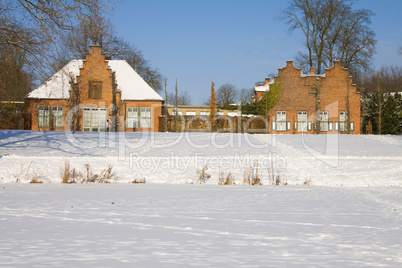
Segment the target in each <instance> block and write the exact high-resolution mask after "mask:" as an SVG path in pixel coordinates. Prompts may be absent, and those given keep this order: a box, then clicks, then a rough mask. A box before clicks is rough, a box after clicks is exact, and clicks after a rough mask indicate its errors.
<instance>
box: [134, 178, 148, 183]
mask: <svg viewBox="0 0 402 268" xmlns="http://www.w3.org/2000/svg"><path fill="white" fill-rule="evenodd" d="M146 182H147V181H146V180H145V178H135V179H134V180H133V181H132V182H131V183H146Z"/></svg>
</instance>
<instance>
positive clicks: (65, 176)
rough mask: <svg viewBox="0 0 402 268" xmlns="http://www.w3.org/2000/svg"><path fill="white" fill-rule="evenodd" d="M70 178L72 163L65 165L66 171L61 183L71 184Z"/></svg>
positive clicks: (62, 174)
mask: <svg viewBox="0 0 402 268" xmlns="http://www.w3.org/2000/svg"><path fill="white" fill-rule="evenodd" d="M69 178H70V163H69V162H65V163H64V170H62V171H61V182H62V183H69Z"/></svg>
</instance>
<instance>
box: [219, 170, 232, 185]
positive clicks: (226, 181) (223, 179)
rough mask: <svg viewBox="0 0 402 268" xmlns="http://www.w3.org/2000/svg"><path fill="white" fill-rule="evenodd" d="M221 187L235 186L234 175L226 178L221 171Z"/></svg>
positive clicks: (229, 174) (230, 174)
mask: <svg viewBox="0 0 402 268" xmlns="http://www.w3.org/2000/svg"><path fill="white" fill-rule="evenodd" d="M218 184H219V185H233V184H236V183H235V179H234V178H233V176H232V173H230V171H229V173H228V174H227V175H226V176H225V173H224V172H223V171H219V181H218Z"/></svg>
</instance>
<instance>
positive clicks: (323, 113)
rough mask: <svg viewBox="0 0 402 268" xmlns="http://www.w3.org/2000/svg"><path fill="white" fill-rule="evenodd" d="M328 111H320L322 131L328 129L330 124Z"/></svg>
mask: <svg viewBox="0 0 402 268" xmlns="http://www.w3.org/2000/svg"><path fill="white" fill-rule="evenodd" d="M328 119H329V116H328V111H321V112H320V131H328V130H329V124H328Z"/></svg>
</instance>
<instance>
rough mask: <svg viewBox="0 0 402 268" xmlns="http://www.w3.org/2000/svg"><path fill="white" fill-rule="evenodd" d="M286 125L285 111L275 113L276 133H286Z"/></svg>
mask: <svg viewBox="0 0 402 268" xmlns="http://www.w3.org/2000/svg"><path fill="white" fill-rule="evenodd" d="M286 129H287V123H286V111H277V112H276V130H277V131H286Z"/></svg>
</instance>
